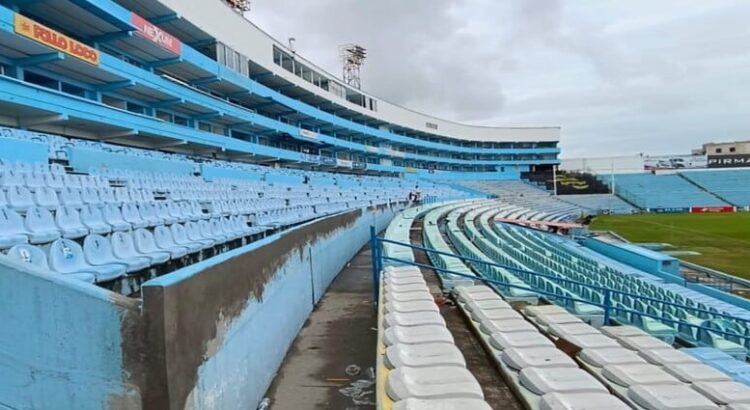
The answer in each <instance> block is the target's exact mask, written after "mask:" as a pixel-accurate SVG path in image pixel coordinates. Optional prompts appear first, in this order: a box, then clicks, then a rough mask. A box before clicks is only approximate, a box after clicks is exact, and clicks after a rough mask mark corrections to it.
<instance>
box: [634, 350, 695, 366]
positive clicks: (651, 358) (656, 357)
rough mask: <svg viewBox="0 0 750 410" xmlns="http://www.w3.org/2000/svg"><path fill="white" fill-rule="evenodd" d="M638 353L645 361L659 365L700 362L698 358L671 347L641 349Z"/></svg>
mask: <svg viewBox="0 0 750 410" xmlns="http://www.w3.org/2000/svg"><path fill="white" fill-rule="evenodd" d="M638 354H639V355H640V356H641V357H643V358H644V359H646V361H647V362H649V363H652V364H657V365H659V366H663V365H666V364H673V363H688V364H698V363H700V360H698V359H696V358H695V357H693V356H690V355H689V354H687V353H685V352H682V351H680V350H677V349H673V348H668V349H653V350H641V351H639V352H638Z"/></svg>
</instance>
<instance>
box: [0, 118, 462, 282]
mask: <svg viewBox="0 0 750 410" xmlns="http://www.w3.org/2000/svg"><path fill="white" fill-rule="evenodd" d="M6 130H10V129H7V128H6ZM15 131H18V130H15ZM15 131H14V132H5V133H3V135H6V136H5V137H0V138H8V135H9V136H10V138H14V139H19V140H24V141H35V142H39V143H42V144H48V145H49V147H50V148H49V151H48V152H49V155H50V157H49V161H46V162H26V161H15V160H12V159H8V158H13V157H14V153H13V152H2V153H0V250H5V252H7V254H8V255H10V256H11V257H13V258H15V259H17V260H19V261H22V262H26V263H29V264H32V265H34V266H36V267H37V268H39V269H42V270H45V271H52V272H56V273H59V274H63V275H66V276H67V277H69V278H73V279H77V280H82V281H85V282H91V283H97V284H103V285H105V286H107V287H110V288H112V289H113V290H117V291H120V292H122V293H125V294H134V293H136V292H137V291H138V287H139V285H140V283H142V282H143V281H144V280H146V279H148V278H150V277H153V276H154V275H160V274H164V273H166V272H170V271H172V270H175V269H178V268H180V267H183V266H185V265H187V264H190V263H194V262H197V261H200V260H202V259H204V258H206V257H210V256H213V255H216V254H217V253H220V252H223V251H226V250H228V249H232V248H235V247H238V246H241V245H243V244H246V243H247V242H249V241H252V240H254V239H255V238H258V237H260V236H263V235H266V234H267V233H269V232H273V231H275V230H279V229H283V228H285V227H287V226H291V225H295V224H298V223H301V222H305V221H308V220H312V219H315V218H319V217H323V216H326V215H330V214H334V213H337V212H341V211H345V210H348V209H354V208H359V207H367V206H378V205H383V204H389V203H395V202H400V201H405V200H406V198H407V197H408V194H409V192H412V191H414V190H417V189H418V190H419V191H420V192H422V194H423V196H424V197H432V196H440V197H450V196H455V197H457V198H462V197H465V196H466V194H465V193H463V192H460V191H456V190H453V189H451V188H449V187H445V186H440V185H435V184H430V183H422V184H421V185H420V186H419V187H417V186H416V183H414V182H411V183H410V182H406V181H405V180H402V179H397V178H388V177H382V178H381V177H365V176H354V175H344V174H329V173H324V172H311V171H299V170H291V169H277V168H269V167H261V166H258V165H252V164H242V163H233V162H227V161H217V160H209V159H206V158H191V157H187V156H184V155H175V154H166V153H161V152H158V151H153V150H140V149H134V148H124V147H118V146H114V145H109V144H103V143H99V142H90V141H81V140H72V139H67V138H64V137H60V136H56V135H49V134H38V133H28V132H15ZM81 149H84V150H88V151H91V152H92V155H93V156H95V157H103V158H105V160H102V162H101V164H102V165H101V166H98V167H93V166H92V167H89V168H88V169H86V170H85V171H84V170H82V169H81V168H82V166H80V165H79V164H78V162H77V161H76V160H77V155H80V154H81V152H80V151H79V150H81ZM108 159H112V160H113V161H108ZM118 160H119V161H121V162H117V161H118ZM84 163H85V162H84ZM113 166H114V167H116V166H121V167H123V168H113ZM152 169H153V170H152ZM159 169H167V170H168V171H159ZM170 171H171V172H170ZM202 172H206V173H208V172H211V173H212V174H213V175H224V176H229V177H225V178H211V179H208V178H207V176H205V175H203V174H202ZM123 278H124V279H126V280H120V279H123Z"/></svg>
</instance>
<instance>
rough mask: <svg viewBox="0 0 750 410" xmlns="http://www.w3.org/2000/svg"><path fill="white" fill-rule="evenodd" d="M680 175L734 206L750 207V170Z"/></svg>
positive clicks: (683, 173)
mask: <svg viewBox="0 0 750 410" xmlns="http://www.w3.org/2000/svg"><path fill="white" fill-rule="evenodd" d="M680 175H681V176H682V177H684V178H687V179H689V180H690V181H692V182H694V183H696V184H698V185H700V186H701V187H703V188H704V189H706V190H708V191H711V192H713V193H715V194H716V195H717V196H718V197H719V198H721V199H723V200H725V201H727V202H729V203H730V204H732V205H734V206H740V207H745V206H750V170H721V171H697V172H681V173H680Z"/></svg>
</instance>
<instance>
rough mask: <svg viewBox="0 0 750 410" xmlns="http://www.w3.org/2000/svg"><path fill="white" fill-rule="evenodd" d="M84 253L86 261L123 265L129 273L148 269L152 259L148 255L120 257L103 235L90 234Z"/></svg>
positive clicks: (85, 243) (85, 242)
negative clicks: (115, 253)
mask: <svg viewBox="0 0 750 410" xmlns="http://www.w3.org/2000/svg"><path fill="white" fill-rule="evenodd" d="M83 254H84V256H85V257H86V262H88V263H89V264H91V265H94V266H101V265H122V266H124V267H125V269H126V272H127V273H133V272H137V271H139V270H142V269H146V268H148V267H149V265H150V264H151V261H150V260H149V259H148V258H146V257H129V258H123V259H120V258H118V257H116V256H115V255H114V253H113V252H112V244H111V243H110V241H109V240H107V238H105V237H103V236H101V235H89V236H87V237H86V239H85V240H84V241H83Z"/></svg>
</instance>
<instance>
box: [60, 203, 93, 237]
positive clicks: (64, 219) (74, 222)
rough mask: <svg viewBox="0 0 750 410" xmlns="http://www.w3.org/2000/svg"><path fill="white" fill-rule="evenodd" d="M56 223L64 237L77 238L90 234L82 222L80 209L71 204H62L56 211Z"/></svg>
mask: <svg viewBox="0 0 750 410" xmlns="http://www.w3.org/2000/svg"><path fill="white" fill-rule="evenodd" d="M55 224H56V225H57V228H58V229H59V230H60V232H61V233H62V236H63V238H68V239H77V238H83V237H84V236H86V235H88V233H89V230H88V228H86V227H85V226H84V225H83V223H82V222H81V216H80V214H79V213H78V211H77V210H76V209H75V208H73V207H70V206H61V207H59V208H57V211H55Z"/></svg>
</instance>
